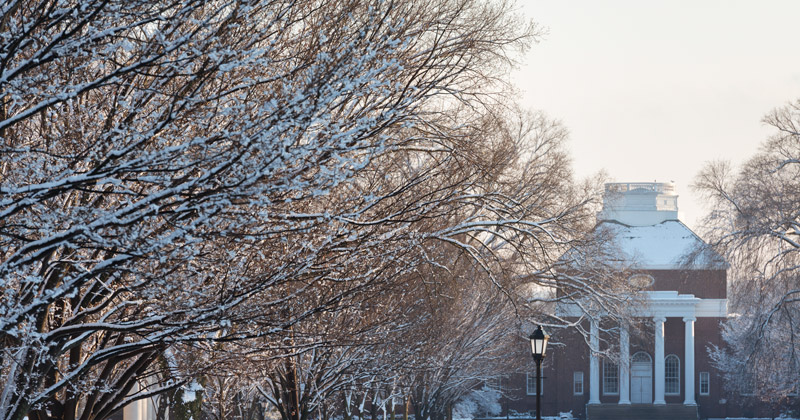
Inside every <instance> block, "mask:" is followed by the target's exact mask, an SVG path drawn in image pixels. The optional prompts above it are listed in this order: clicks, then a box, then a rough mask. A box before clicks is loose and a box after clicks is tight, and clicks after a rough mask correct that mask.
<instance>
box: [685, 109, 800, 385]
mask: <svg viewBox="0 0 800 420" xmlns="http://www.w3.org/2000/svg"><path fill="white" fill-rule="evenodd" d="M764 122H765V123H766V124H767V125H769V126H771V127H772V128H774V129H775V133H774V134H773V135H772V136H771V137H770V138H769V139H768V140H767V141H766V142H764V143H763V144H762V146H761V149H760V150H759V151H758V153H756V154H755V155H754V156H753V157H752V158H750V160H748V161H747V162H746V163H745V164H744V165H743V166H742V167H741V168H739V169H736V170H734V168H732V167H731V165H730V164H728V163H725V162H720V163H713V164H709V165H708V166H707V167H706V168H705V169H704V170H703V171H702V172H701V173H700V174H699V176H698V177H697V180H696V186H697V188H698V189H699V191H701V192H702V193H704V194H705V195H706V197H708V198H709V199H710V200H711V203H712V211H711V213H710V214H709V215H708V216H707V218H706V227H707V231H708V236H709V238H710V240H711V243H712V244H713V245H714V246H715V247H716V248H717V249H718V250H720V251H721V252H723V255H725V257H726V258H727V260H728V261H729V262H730V264H731V283H730V287H729V300H730V307H729V310H730V311H731V312H732V313H733V317H732V318H730V319H729V320H728V321H727V322H726V324H725V329H724V339H725V343H726V345H725V347H724V348H721V349H716V351H715V352H714V353H713V355H714V358H715V360H716V362H717V365H718V366H719V367H720V368H721V369H722V370H723V371H724V372H725V373H726V381H727V383H728V384H729V385H730V388H731V390H733V391H736V392H747V393H750V392H753V393H756V394H757V395H759V396H760V397H761V398H763V399H765V400H766V399H769V400H775V399H776V398H777V399H781V398H785V397H786V396H787V395H789V394H793V393H796V392H798V383H800V382H798V381H799V380H800V345H799V344H798V340H800V334H799V333H800V330H798V320H800V128H799V127H800V102H795V103H791V104H788V105H786V106H783V107H780V108H777V109H775V110H774V111H772V112H771V113H770V114H768V115H767V116H766V117H765V118H764Z"/></svg>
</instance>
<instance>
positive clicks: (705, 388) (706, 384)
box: [700, 372, 711, 395]
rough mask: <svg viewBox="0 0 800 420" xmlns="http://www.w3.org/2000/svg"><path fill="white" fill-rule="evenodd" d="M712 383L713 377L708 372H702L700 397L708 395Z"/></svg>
mask: <svg viewBox="0 0 800 420" xmlns="http://www.w3.org/2000/svg"><path fill="white" fill-rule="evenodd" d="M710 382H711V375H709V373H708V372H700V395H708V393H709V388H710Z"/></svg>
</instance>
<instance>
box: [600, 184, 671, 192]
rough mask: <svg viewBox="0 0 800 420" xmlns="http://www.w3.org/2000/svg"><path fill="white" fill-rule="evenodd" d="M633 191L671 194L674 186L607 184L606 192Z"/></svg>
mask: <svg viewBox="0 0 800 420" xmlns="http://www.w3.org/2000/svg"><path fill="white" fill-rule="evenodd" d="M633 190H644V191H652V192H657V193H662V194H663V193H672V192H674V191H675V185H674V184H672V183H671V182H609V183H607V184H606V192H615V193H623V192H628V191H633Z"/></svg>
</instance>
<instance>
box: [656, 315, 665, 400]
mask: <svg viewBox="0 0 800 420" xmlns="http://www.w3.org/2000/svg"><path fill="white" fill-rule="evenodd" d="M653 321H654V322H655V324H656V348H655V371H656V372H655V373H656V379H655V391H656V392H655V394H656V395H655V398H654V400H653V404H666V403H667V402H666V401H664V322H666V321H667V318H664V317H663V316H656V317H654V318H653Z"/></svg>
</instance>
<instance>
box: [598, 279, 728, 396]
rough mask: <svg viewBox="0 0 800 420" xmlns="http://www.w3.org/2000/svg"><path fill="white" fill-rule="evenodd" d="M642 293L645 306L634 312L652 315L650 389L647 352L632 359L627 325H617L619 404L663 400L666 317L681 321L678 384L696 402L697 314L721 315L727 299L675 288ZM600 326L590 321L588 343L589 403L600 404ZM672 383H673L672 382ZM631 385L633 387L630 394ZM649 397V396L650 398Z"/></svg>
mask: <svg viewBox="0 0 800 420" xmlns="http://www.w3.org/2000/svg"><path fill="white" fill-rule="evenodd" d="M642 293H644V294H645V295H646V296H645V299H646V301H647V305H646V309H645V310H643V311H642V312H643V313H641V314H636V315H637V316H641V317H646V318H650V319H652V325H653V332H654V335H655V340H654V346H653V349H652V354H653V360H652V362H653V363H652V366H653V367H652V374H653V376H654V380H653V382H652V383H653V387H652V388H653V393H652V394H651V395H648V394H649V391H650V390H649V388H650V379H651V376H649V373H650V371H649V370H650V366H651V363H650V359H649V354H647V353H646V352H640V353H637V354H636V355H634V358H633V363H632V362H631V360H632V359H631V356H630V332H629V331H628V327H627V326H624V325H623V326H620V332H619V344H620V345H619V348H620V354H619V404H621V405H628V404H631V403H637V404H643V403H644V404H647V403H650V402H651V401H652V404H654V405H663V404H666V399H665V395H666V391H667V390H666V379H667V378H666V376H665V373H666V369H665V353H664V324H665V323H666V322H667V318H678V319H680V320H681V321H682V322H683V324H684V329H683V330H684V351H683V355H679V356H683V357H681V358H680V363H682V364H683V372H682V373H683V374H682V376H683V378H682V379H683V380H682V381H680V382H682V383H681V384H680V385H681V386H682V388H683V390H684V392H683V394H684V396H685V397H684V401H683V404H684V405H696V401H695V397H694V396H695V389H694V388H695V387H694V384H695V381H696V377H695V369H694V366H695V360H694V359H695V352H696V349H695V336H694V331H695V329H694V326H695V321H696V320H697V318H698V317H714V318H720V317H724V316H725V314H726V312H727V300H726V299H700V298H697V297H695V296H694V295H690V294H678V292H676V291H650V292H642ZM599 342H600V337H599V328H598V325H597V321H596V320H592V321H591V328H590V346H591V347H593V349H592V350H593V351H592V353H591V356H590V367H589V372H590V373H589V375H590V378H589V380H590V387H589V404H600V392H599V391H600V380H601V378H600V370H601V369H600V358H599V357H598V355H597V351H598V350H599V347H598V345H599ZM673 385H674V384H673ZM631 388H634V395H633V398H632V394H631ZM651 398H652V399H651Z"/></svg>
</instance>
